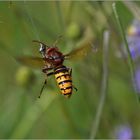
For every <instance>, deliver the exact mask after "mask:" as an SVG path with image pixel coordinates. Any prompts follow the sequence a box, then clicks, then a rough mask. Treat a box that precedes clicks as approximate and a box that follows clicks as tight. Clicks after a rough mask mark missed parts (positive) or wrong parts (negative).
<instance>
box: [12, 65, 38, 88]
mask: <svg viewBox="0 0 140 140" xmlns="http://www.w3.org/2000/svg"><path fill="white" fill-rule="evenodd" d="M34 78H35V76H34V74H33V72H32V71H31V70H30V69H29V68H27V67H25V66H22V67H20V68H19V69H18V70H17V73H16V75H15V79H16V83H17V84H18V85H20V86H22V87H25V88H28V87H29V86H30V85H31V84H32V83H33V81H34Z"/></svg>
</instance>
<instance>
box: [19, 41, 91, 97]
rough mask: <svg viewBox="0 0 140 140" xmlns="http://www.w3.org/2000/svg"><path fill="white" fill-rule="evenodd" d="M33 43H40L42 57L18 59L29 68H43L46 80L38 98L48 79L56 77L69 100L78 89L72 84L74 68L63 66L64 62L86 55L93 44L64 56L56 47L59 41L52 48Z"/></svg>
mask: <svg viewBox="0 0 140 140" xmlns="http://www.w3.org/2000/svg"><path fill="white" fill-rule="evenodd" d="M33 42H36V43H39V45H40V49H39V52H40V53H41V55H42V57H34V56H33V57H32V56H23V57H18V58H17V59H18V61H20V62H21V63H23V64H25V65H28V66H39V67H40V66H42V72H43V73H45V74H46V79H45V81H44V84H43V86H42V88H41V91H40V94H39V96H38V97H39V98H40V96H41V94H42V92H43V89H44V87H45V85H46V84H47V77H48V76H51V75H54V76H55V79H56V82H57V85H58V87H59V88H60V91H61V94H62V95H64V96H65V97H67V98H69V97H70V96H71V95H72V92H73V89H75V90H76V91H77V88H76V87H75V86H74V85H73V83H72V68H68V67H66V66H65V65H64V64H63V63H64V60H68V59H71V58H75V57H80V56H82V55H85V54H86V53H87V52H88V50H89V49H90V48H91V44H90V43H87V44H84V45H83V46H81V47H80V48H77V49H74V50H72V51H71V52H70V53H68V54H63V53H62V52H61V51H60V50H59V49H58V47H57V46H56V44H57V40H56V41H55V43H53V45H51V46H49V45H47V44H45V43H43V42H41V41H38V40H33Z"/></svg>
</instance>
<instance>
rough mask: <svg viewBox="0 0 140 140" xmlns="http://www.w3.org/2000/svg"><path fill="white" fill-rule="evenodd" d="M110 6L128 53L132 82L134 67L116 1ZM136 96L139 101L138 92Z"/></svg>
mask: <svg viewBox="0 0 140 140" xmlns="http://www.w3.org/2000/svg"><path fill="white" fill-rule="evenodd" d="M112 8H113V12H114V15H115V18H116V21H117V24H118V26H119V28H120V32H121V36H122V39H123V41H124V44H125V48H126V51H127V54H128V66H129V68H130V73H131V78H132V80H133V82H134V83H135V79H134V76H135V67H134V63H133V60H132V57H131V53H130V50H129V46H128V43H127V39H126V36H125V32H124V28H123V25H122V22H121V20H120V17H119V15H118V12H117V9H116V3H113V4H112ZM136 98H137V99H138V102H139V101H140V97H139V95H138V94H136Z"/></svg>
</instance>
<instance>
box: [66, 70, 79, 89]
mask: <svg viewBox="0 0 140 140" xmlns="http://www.w3.org/2000/svg"><path fill="white" fill-rule="evenodd" d="M68 69H69V74H70V76H72V68H68ZM72 87H73V88H74V89H75V91H77V90H78V89H77V88H76V87H75V86H74V85H72Z"/></svg>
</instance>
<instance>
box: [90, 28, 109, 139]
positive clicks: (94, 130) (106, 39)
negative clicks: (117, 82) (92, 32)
mask: <svg viewBox="0 0 140 140" xmlns="http://www.w3.org/2000/svg"><path fill="white" fill-rule="evenodd" d="M108 50H109V32H108V31H105V32H104V41H103V60H102V61H103V76H102V83H101V91H100V93H101V94H100V99H99V104H98V107H97V113H96V116H95V119H94V121H93V125H92V128H91V134H90V139H95V137H96V135H97V132H98V129H99V125H100V121H101V116H102V112H103V107H104V104H105V99H106V95H107V86H108V56H109V54H108Z"/></svg>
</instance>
